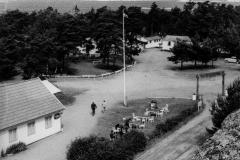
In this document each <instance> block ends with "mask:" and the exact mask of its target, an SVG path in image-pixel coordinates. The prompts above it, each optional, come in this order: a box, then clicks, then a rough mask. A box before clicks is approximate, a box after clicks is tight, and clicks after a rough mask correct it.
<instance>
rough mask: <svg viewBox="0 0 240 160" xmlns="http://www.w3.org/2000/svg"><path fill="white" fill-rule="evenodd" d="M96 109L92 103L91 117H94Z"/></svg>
mask: <svg viewBox="0 0 240 160" xmlns="http://www.w3.org/2000/svg"><path fill="white" fill-rule="evenodd" d="M96 108H97V105H96V104H95V103H94V102H92V104H91V109H92V116H94V115H95V110H96Z"/></svg>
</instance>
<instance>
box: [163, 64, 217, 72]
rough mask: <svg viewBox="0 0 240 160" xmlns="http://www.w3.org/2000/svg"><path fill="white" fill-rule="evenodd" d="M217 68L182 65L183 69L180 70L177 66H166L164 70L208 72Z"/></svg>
mask: <svg viewBox="0 0 240 160" xmlns="http://www.w3.org/2000/svg"><path fill="white" fill-rule="evenodd" d="M216 68H217V67H216V66H215V65H214V66H211V65H197V66H194V65H184V66H183V68H181V67H180V66H178V65H175V66H167V67H166V69H169V70H173V71H186V70H210V69H216Z"/></svg>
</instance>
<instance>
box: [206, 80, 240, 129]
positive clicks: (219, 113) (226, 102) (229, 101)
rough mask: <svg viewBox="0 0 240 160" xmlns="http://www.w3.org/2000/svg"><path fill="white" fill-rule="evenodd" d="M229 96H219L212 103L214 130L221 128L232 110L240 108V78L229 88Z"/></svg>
mask: <svg viewBox="0 0 240 160" xmlns="http://www.w3.org/2000/svg"><path fill="white" fill-rule="evenodd" d="M227 91H228V96H227V97H226V98H225V97H222V96H218V98H217V100H216V102H214V103H212V108H211V110H210V111H211V115H212V122H213V126H214V127H213V130H217V129H219V128H221V125H222V122H223V120H224V119H225V118H226V117H227V116H228V115H229V114H231V113H232V112H234V111H236V110H237V109H239V108H240V79H236V80H235V81H234V82H233V83H232V84H231V85H230V86H229V87H228V88H227Z"/></svg>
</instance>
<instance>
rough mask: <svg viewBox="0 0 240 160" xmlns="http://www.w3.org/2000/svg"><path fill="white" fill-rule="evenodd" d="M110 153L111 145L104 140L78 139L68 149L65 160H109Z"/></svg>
mask: <svg viewBox="0 0 240 160" xmlns="http://www.w3.org/2000/svg"><path fill="white" fill-rule="evenodd" d="M112 152H113V149H112V144H111V142H110V141H109V140H107V139H105V138H99V137H95V136H90V137H87V138H78V139H76V140H74V141H73V142H72V143H71V145H70V147H69V148H68V151H67V160H90V159H91V160H110V159H112V157H111V156H112V155H113V154H112Z"/></svg>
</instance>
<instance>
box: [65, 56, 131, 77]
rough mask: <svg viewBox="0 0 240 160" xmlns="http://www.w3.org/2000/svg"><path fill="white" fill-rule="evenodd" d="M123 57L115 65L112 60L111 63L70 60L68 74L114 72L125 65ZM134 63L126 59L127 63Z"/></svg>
mask: <svg viewBox="0 0 240 160" xmlns="http://www.w3.org/2000/svg"><path fill="white" fill-rule="evenodd" d="M121 59H122V57H118V59H117V60H116V63H115V66H113V65H112V60H110V65H109V66H107V65H105V64H93V62H92V61H91V60H81V61H77V62H70V63H69V69H68V72H67V74H69V75H100V74H104V73H107V72H113V71H116V70H120V69H121V68H122V66H123V64H122V63H123V62H122V60H121ZM129 64H132V62H130V61H129V60H126V65H129Z"/></svg>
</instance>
